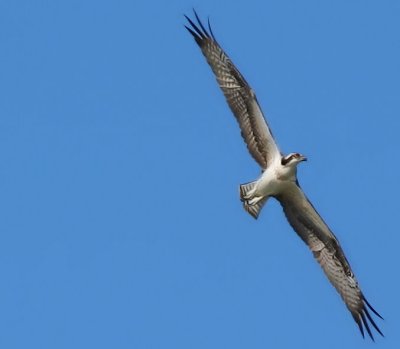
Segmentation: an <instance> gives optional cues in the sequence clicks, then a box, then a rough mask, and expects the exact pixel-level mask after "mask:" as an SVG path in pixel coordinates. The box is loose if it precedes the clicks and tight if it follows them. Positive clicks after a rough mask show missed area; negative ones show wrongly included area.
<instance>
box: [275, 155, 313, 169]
mask: <svg viewBox="0 0 400 349" xmlns="http://www.w3.org/2000/svg"><path fill="white" fill-rule="evenodd" d="M302 161H307V158H306V157H305V156H304V155H302V154H300V153H290V154H288V155H286V156H282V159H281V164H282V166H284V167H296V166H297V164H299V163H300V162H302Z"/></svg>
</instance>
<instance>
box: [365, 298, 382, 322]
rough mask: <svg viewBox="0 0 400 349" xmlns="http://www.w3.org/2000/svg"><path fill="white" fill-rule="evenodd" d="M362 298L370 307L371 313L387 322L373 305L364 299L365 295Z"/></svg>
mask: <svg viewBox="0 0 400 349" xmlns="http://www.w3.org/2000/svg"><path fill="white" fill-rule="evenodd" d="M362 298H363V300H364V302H365V304H366V305H367V306H368V308H369V309H371V311H372V312H373V313H374V314H375V315H376V316H377V317H379V318H380V319H382V320H385V319H384V318H383V317H382V316H381V315H380V314H379V313H378V312H377V311H376V310H375V309H374V308H373V307H372V305H371V304H369V302H368V301H367V299H366V298H365V297H364V295H362Z"/></svg>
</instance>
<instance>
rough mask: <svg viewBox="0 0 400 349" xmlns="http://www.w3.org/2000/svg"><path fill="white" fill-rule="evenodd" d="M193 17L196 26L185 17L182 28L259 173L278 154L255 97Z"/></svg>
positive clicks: (220, 49) (207, 32) (210, 33)
mask: <svg viewBox="0 0 400 349" xmlns="http://www.w3.org/2000/svg"><path fill="white" fill-rule="evenodd" d="M194 14H195V16H196V20H197V23H198V24H195V23H194V22H193V21H192V20H191V19H190V18H189V17H187V16H185V17H186V19H187V20H188V22H189V24H190V27H188V26H185V27H186V29H187V30H188V31H189V32H190V33H191V34H192V35H193V37H194V39H195V40H196V42H197V44H198V45H199V46H200V48H201V51H202V52H203V54H204V56H205V57H206V59H207V62H208V64H209V65H210V67H211V69H212V71H213V72H214V74H215V76H216V78H217V81H218V84H219V87H220V88H221V90H222V91H223V93H224V95H225V98H226V100H227V102H228V104H229V107H230V108H231V110H232V112H233V114H234V115H235V117H236V120H237V121H238V123H239V126H240V129H241V132H242V136H243V138H244V140H245V142H246V143H247V148H248V149H249V151H250V154H251V155H252V156H253V158H254V159H255V160H256V161H257V162H258V163H259V165H260V166H261V167H262V168H263V169H266V168H267V166H268V164H269V163H271V162H272V160H273V159H274V158H275V157H276V156H280V151H279V149H278V146H277V145H276V143H275V140H274V138H273V136H272V132H271V130H270V129H269V127H268V125H267V123H266V121H265V118H264V116H263V113H262V111H261V108H260V106H259V104H258V102H257V98H256V95H255V94H254V91H253V90H252V89H251V87H250V86H249V84H248V83H247V82H246V80H245V79H244V77H243V76H242V75H241V74H240V72H239V70H238V69H237V68H236V67H235V66H234V65H233V63H232V61H231V60H230V59H229V57H228V56H227V55H226V53H225V52H224V51H223V50H222V48H221V46H219V44H218V42H217V41H216V40H215V37H214V35H213V33H212V30H211V27H210V23H208V28H209V31H208V30H206V29H205V27H204V26H203V24H202V23H201V22H200V19H199V17H198V16H197V13H196V12H195V13H194Z"/></svg>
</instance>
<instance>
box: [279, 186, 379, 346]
mask: <svg viewBox="0 0 400 349" xmlns="http://www.w3.org/2000/svg"><path fill="white" fill-rule="evenodd" d="M276 199H278V201H279V202H280V203H281V205H282V207H283V210H284V212H285V215H286V217H287V219H288V221H289V223H290V225H291V226H292V227H293V229H294V230H295V231H296V233H297V234H298V235H299V236H300V237H301V238H302V240H303V241H304V242H305V243H306V244H307V245H308V247H309V248H310V249H311V251H312V253H313V254H314V257H315V258H316V259H317V261H318V263H319V264H320V265H321V267H322V269H323V271H324V272H325V275H326V276H327V277H328V279H329V281H330V282H331V284H332V285H333V286H334V287H335V288H336V290H337V291H338V292H339V294H340V296H341V297H342V299H343V301H344V302H345V303H346V306H347V308H348V309H349V310H350V312H351V314H352V316H353V318H354V320H355V321H356V323H357V325H358V326H359V328H360V331H361V333H362V335H363V336H364V327H365V329H366V330H367V332H368V334H369V336H370V337H371V338H372V339H374V338H373V335H372V332H371V329H370V327H369V324H368V321H369V323H370V324H372V326H373V327H374V328H375V329H376V330H377V331H378V332H379V333H380V334H381V335H382V336H383V334H382V332H381V331H380V329H379V328H378V326H377V325H376V324H375V322H374V320H373V319H372V317H371V315H370V314H369V311H368V308H369V309H370V310H371V311H372V312H373V313H374V314H375V315H377V316H378V317H380V318H382V317H381V316H380V315H379V314H378V313H377V312H376V311H375V310H374V309H373V308H372V306H371V305H370V304H369V303H368V301H367V300H366V299H365V297H364V295H363V293H362V292H361V289H360V287H359V285H358V282H357V280H356V277H355V276H354V274H353V271H352V270H351V267H350V264H349V262H348V261H347V259H346V257H345V255H344V252H343V250H342V248H341V246H340V244H339V241H338V240H337V238H336V237H335V235H334V234H333V233H332V232H331V230H330V229H329V227H328V226H327V225H326V223H325V222H324V221H323V220H322V218H321V216H320V215H319V214H318V212H317V211H316V210H315V208H314V207H313V205H312V204H311V202H310V201H309V200H308V199H307V197H306V196H305V194H304V193H303V191H302V190H301V188H300V187H299V186H298V184H297V183H294V182H291V183H288V184H287V187H286V188H285V190H283V191H282V193H281V194H280V195H277V196H276Z"/></svg>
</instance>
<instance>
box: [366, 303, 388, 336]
mask: <svg viewBox="0 0 400 349" xmlns="http://www.w3.org/2000/svg"><path fill="white" fill-rule="evenodd" d="M364 313H365V315H367V318H368V320H369V322H370V323H371V324H372V326H374V328H375V330H376V331H377V332H378V333H379V334H380V335H381V336H382V337H385V336H384V335H383V333H382V331H381V330H380V328H379V327H378V325H377V324H376V323H375V321H374V319H373V318H372V317H371V315H370V314H369V312H368V310H367V308H364Z"/></svg>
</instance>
